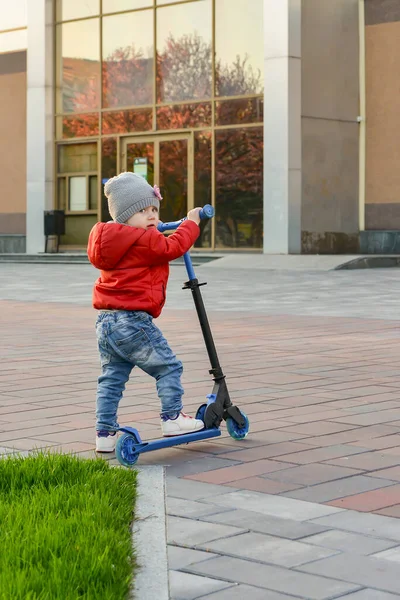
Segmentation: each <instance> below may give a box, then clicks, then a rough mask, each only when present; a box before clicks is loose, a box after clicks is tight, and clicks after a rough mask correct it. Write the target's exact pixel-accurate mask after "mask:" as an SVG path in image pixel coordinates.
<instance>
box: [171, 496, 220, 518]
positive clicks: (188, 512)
mask: <svg viewBox="0 0 400 600" xmlns="http://www.w3.org/2000/svg"><path fill="white" fill-rule="evenodd" d="M228 510H229V509H228V508H224V507H223V506H216V505H213V504H204V502H198V501H196V500H184V499H183V498H173V497H172V496H168V497H167V514H169V515H172V516H175V517H186V518H188V517H192V518H194V519H197V518H198V517H202V516H206V515H213V514H216V513H221V512H225V511H228Z"/></svg>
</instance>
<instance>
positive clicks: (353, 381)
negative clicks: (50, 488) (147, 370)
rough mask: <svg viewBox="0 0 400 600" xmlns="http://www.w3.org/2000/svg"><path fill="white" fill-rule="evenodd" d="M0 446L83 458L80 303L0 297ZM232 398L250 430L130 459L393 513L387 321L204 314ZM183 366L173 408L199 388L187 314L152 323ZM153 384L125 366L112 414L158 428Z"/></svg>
mask: <svg viewBox="0 0 400 600" xmlns="http://www.w3.org/2000/svg"><path fill="white" fill-rule="evenodd" d="M0 310H1V312H0V314H1V341H2V343H1V346H0V355H1V367H2V368H1V371H0V453H1V452H3V453H6V452H8V451H9V450H11V449H18V450H32V449H34V448H49V449H50V450H51V451H62V452H76V453H80V454H82V455H83V456H92V455H93V441H94V430H93V428H94V408H95V388H96V378H97V375H98V358H97V350H96V342H95V336H94V321H95V312H94V311H93V310H92V309H91V308H87V307H80V306H72V305H60V304H35V303H33V304H25V303H13V302H7V301H3V302H0ZM210 321H211V325H212V329H213V332H214V335H215V339H216V344H217V348H218V350H219V353H220V359H221V363H222V365H223V367H224V369H225V371H226V374H227V376H228V379H227V381H228V386H229V389H230V392H231V396H232V399H233V400H234V401H235V402H236V403H237V404H238V405H239V406H240V407H241V408H242V409H243V410H244V411H245V412H246V413H247V414H248V415H249V418H250V422H251V432H250V434H249V436H248V437H247V438H246V439H245V440H242V441H239V442H237V441H235V440H233V439H232V438H230V437H229V436H228V435H227V433H226V431H224V433H223V435H222V436H221V438H219V439H218V440H214V441H212V442H210V443H208V442H201V443H198V444H191V445H188V446H185V447H183V446H179V447H176V448H169V449H166V450H165V451H159V452H155V453H150V454H147V455H143V456H142V457H141V458H140V461H141V463H145V464H146V463H147V464H155V463H158V464H168V465H171V469H172V471H173V473H174V474H175V475H178V476H181V477H185V478H187V479H192V480H196V481H204V482H210V483H216V484H222V485H226V486H230V487H235V488H241V489H247V490H255V491H259V492H265V493H268V494H282V495H284V496H290V497H293V498H300V499H303V500H308V501H313V502H322V503H327V504H330V505H333V506H340V507H344V508H351V509H355V510H359V511H369V512H375V513H379V514H385V515H390V516H395V517H400V401H399V394H400V370H399V363H400V343H399V337H400V333H399V327H398V323H397V322H389V321H383V320H364V319H345V318H320V317H315V318H314V317H295V316H281V317H277V316H260V315H254V314H250V313H222V312H218V313H217V312H211V315H210ZM159 324H160V326H161V328H162V329H163V330H164V332H165V334H166V335H167V337H168V338H169V340H170V342H171V345H172V346H173V348H174V349H175V351H176V352H177V354H178V355H179V356H180V357H181V358H182V360H183V362H184V366H185V374H184V385H185V389H186V394H185V397H184V399H185V409H186V410H187V411H188V412H191V413H194V412H195V411H196V408H197V407H198V406H199V404H201V403H202V402H203V401H204V397H205V395H206V394H207V393H209V392H210V389H211V382H210V379H209V376H208V368H209V366H208V361H207V356H206V353H205V350H204V345H203V341H202V338H201V334H200V329H199V326H198V324H197V320H196V317H195V315H194V313H193V312H191V311H183V310H182V311H180V310H166V311H165V312H164V314H163V316H162V317H161V319H160V320H159ZM158 412H159V401H158V399H157V396H156V394H155V388H154V384H153V381H152V380H151V379H150V378H149V377H147V376H146V375H145V374H143V373H141V372H139V371H137V372H134V375H133V376H132V378H131V382H130V383H129V385H128V389H127V391H126V394H125V397H124V399H123V401H122V403H121V407H120V422H121V424H134V423H136V424H137V427H138V429H139V431H140V432H141V434H142V437H143V438H144V439H154V438H156V437H159V434H160V432H159V417H158Z"/></svg>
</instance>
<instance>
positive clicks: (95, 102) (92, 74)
mask: <svg viewBox="0 0 400 600" xmlns="http://www.w3.org/2000/svg"><path fill="white" fill-rule="evenodd" d="M57 34H58V36H59V38H58V42H59V44H60V46H61V48H60V49H61V56H60V59H59V60H61V69H60V72H59V79H61V81H60V82H59V86H60V87H61V96H62V101H61V102H60V98H59V102H58V106H57V112H65V113H67V112H82V111H86V110H95V109H97V108H99V98H100V60H99V58H100V56H99V55H100V51H99V44H100V40H99V19H87V20H85V21H76V22H74V23H64V24H63V25H59V26H58V27H57ZM77 40H80V42H81V43H79V44H78V43H77ZM60 104H61V106H60Z"/></svg>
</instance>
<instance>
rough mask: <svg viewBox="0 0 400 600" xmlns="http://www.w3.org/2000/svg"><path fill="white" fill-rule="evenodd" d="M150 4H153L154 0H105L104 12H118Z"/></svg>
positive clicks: (145, 6)
mask: <svg viewBox="0 0 400 600" xmlns="http://www.w3.org/2000/svg"><path fill="white" fill-rule="evenodd" d="M148 6H153V0H103V13H104V14H106V13H116V12H121V11H122V10H134V9H135V8H147V7H148Z"/></svg>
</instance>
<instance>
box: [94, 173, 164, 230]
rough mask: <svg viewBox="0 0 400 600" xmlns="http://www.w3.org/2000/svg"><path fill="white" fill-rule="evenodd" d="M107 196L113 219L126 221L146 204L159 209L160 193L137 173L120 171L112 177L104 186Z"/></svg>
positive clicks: (121, 221) (118, 221)
mask: <svg viewBox="0 0 400 600" xmlns="http://www.w3.org/2000/svg"><path fill="white" fill-rule="evenodd" d="M104 194H105V195H106V197H107V198H108V210H109V212H110V215H111V217H112V219H113V220H114V221H116V222H117V223H126V221H127V220H128V219H130V217H131V216H132V215H134V214H135V213H137V212H139V211H140V210H142V209H143V208H147V207H148V206H155V207H156V208H158V209H160V200H161V199H162V198H161V195H160V191H159V189H158V187H157V186H154V188H152V187H151V185H149V184H148V183H147V181H146V180H145V179H144V178H143V177H142V176H141V175H137V173H120V175H117V176H116V177H112V178H111V179H109V180H108V181H107V183H106V184H105V186H104Z"/></svg>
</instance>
